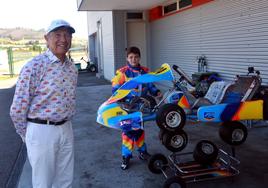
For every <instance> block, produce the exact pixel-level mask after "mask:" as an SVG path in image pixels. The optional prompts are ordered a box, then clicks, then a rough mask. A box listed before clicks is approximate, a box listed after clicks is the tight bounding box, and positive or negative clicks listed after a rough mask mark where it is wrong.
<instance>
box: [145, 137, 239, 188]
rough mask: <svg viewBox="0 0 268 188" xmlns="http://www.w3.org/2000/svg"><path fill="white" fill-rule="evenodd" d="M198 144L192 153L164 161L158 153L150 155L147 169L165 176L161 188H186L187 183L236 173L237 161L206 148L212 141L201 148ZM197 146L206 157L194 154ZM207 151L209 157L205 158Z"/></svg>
mask: <svg viewBox="0 0 268 188" xmlns="http://www.w3.org/2000/svg"><path fill="white" fill-rule="evenodd" d="M201 142H202V141H200V142H199V143H198V144H197V146H196V148H195V150H194V152H184V153H172V154H170V155H169V156H168V158H166V157H165V156H164V155H163V154H160V153H158V154H155V155H153V156H152V157H151V158H150V160H149V162H148V167H149V170H150V171H151V172H153V173H155V174H160V173H162V174H163V175H164V176H165V178H166V181H165V182H164V186H163V187H164V188H170V187H179V188H186V184H187V183H192V182H200V181H206V180H215V179H221V178H228V177H234V176H236V175H238V174H239V173H240V172H239V170H238V169H237V167H238V165H239V164H240V161H239V160H238V159H236V158H235V157H234V156H232V155H230V154H228V153H227V152H225V151H223V150H222V149H217V148H212V149H215V152H214V151H212V150H211V148H209V146H208V145H207V143H209V144H213V143H212V142H209V141H208V142H207V143H205V144H204V143H203V145H202V144H200V143H201ZM198 146H200V149H203V151H204V152H205V153H206V154H205V153H202V150H199V151H198ZM214 146H215V145H214ZM210 152H212V153H211V155H210V154H209V155H207V154H208V153H210ZM203 154H205V155H203ZM193 158H194V159H193Z"/></svg>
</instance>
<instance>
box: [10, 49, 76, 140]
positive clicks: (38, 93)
mask: <svg viewBox="0 0 268 188" xmlns="http://www.w3.org/2000/svg"><path fill="white" fill-rule="evenodd" d="M77 75H78V72H77V69H76V68H75V65H74V64H73V63H72V62H70V61H69V60H68V59H67V58H66V60H65V62H64V63H63V64H62V63H61V62H60V60H59V59H58V58H57V57H56V56H55V55H53V53H52V52H51V51H50V50H47V51H46V52H45V53H43V54H40V55H39V56H36V57H35V58H33V59H32V60H31V61H29V62H28V63H27V64H26V65H25V66H24V67H23V68H22V70H21V73H20V76H19V78H18V81H17V85H16V91H15V95H14V98H13V103H12V105H11V107H10V116H11V119H12V121H13V123H14V126H15V128H16V131H17V133H18V134H19V135H20V136H21V137H22V138H25V134H26V126H27V118H32V119H35V118H38V119H42V120H49V121H54V122H58V121H62V120H70V119H71V118H72V116H73V115H74V113H75V95H76V92H75V89H76V84H77Z"/></svg>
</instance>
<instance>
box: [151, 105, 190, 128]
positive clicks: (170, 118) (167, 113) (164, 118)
mask: <svg viewBox="0 0 268 188" xmlns="http://www.w3.org/2000/svg"><path fill="white" fill-rule="evenodd" d="M185 122H186V115H185V112H184V110H183V109H182V108H181V107H179V106H178V105H176V104H165V105H163V106H162V107H161V108H159V110H158V111H157V113H156V123H157V125H158V127H159V128H160V129H165V130H168V131H178V130H181V129H182V128H183V127H184V125H185Z"/></svg>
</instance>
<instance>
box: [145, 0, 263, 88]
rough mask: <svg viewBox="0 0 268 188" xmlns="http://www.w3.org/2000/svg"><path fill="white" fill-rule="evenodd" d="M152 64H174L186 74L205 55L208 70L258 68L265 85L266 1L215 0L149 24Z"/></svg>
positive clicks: (224, 72)
mask: <svg viewBox="0 0 268 188" xmlns="http://www.w3.org/2000/svg"><path fill="white" fill-rule="evenodd" d="M150 26H151V28H150V30H151V40H150V41H151V44H150V46H151V60H152V62H153V64H152V68H153V69H155V68H157V67H159V66H160V65H161V64H162V63H170V64H177V65H179V66H180V67H181V68H182V69H183V70H184V71H185V72H186V73H188V74H189V75H191V74H192V73H194V72H197V69H198V65H197V63H196V62H195V61H196V57H197V56H200V55H205V56H206V57H207V60H208V69H209V71H216V72H219V73H220V76H221V77H222V78H224V79H228V80H232V79H234V76H235V75H236V74H244V73H246V72H247V67H248V66H254V67H255V68H256V69H257V70H260V71H261V75H262V78H263V82H264V83H265V84H268V1H267V0H263V1H252V0H233V1H229V0H215V1H213V2H210V3H208V4H204V5H202V6H199V7H195V8H192V9H189V10H186V11H183V12H181V13H178V14H175V15H172V16H168V17H165V18H162V19H159V20H156V21H153V22H151V24H150Z"/></svg>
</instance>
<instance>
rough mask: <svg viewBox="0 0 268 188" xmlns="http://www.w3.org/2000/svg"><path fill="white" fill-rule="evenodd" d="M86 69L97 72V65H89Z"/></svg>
mask: <svg viewBox="0 0 268 188" xmlns="http://www.w3.org/2000/svg"><path fill="white" fill-rule="evenodd" d="M88 70H89V72H97V67H96V65H90V66H89V68H88Z"/></svg>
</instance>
